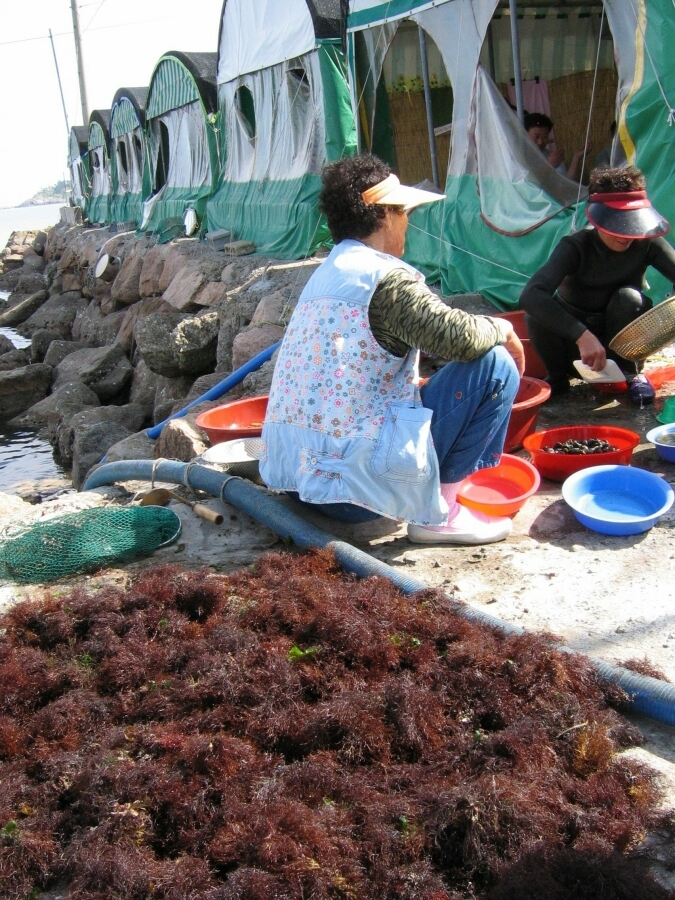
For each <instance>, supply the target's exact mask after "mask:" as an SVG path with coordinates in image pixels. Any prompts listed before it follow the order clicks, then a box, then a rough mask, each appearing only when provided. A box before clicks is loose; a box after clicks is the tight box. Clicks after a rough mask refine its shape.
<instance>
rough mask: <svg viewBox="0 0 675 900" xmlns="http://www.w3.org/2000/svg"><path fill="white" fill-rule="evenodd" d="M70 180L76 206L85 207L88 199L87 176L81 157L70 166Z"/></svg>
mask: <svg viewBox="0 0 675 900" xmlns="http://www.w3.org/2000/svg"><path fill="white" fill-rule="evenodd" d="M70 180H71V182H72V186H73V200H74V201H75V205H76V206H82V207H84V204H85V202H86V198H87V176H86V173H85V168H84V163H83V162H82V157H81V156H78V157H77V159H75V160H73V162H72V163H71V164H70Z"/></svg>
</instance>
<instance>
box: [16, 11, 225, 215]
mask: <svg viewBox="0 0 675 900" xmlns="http://www.w3.org/2000/svg"><path fill="white" fill-rule="evenodd" d="M78 7H79V16H80V32H81V35H82V48H83V57H84V71H85V80H86V87H87V100H88V104H89V111H90V112H91V110H92V109H110V106H111V105H112V100H113V97H114V96H115V92H116V91H117V89H118V88H120V87H144V86H147V85H148V84H149V83H150V77H151V75H152V71H153V69H154V67H155V64H156V63H157V61H158V60H159V58H160V57H161V56H162V54H164V53H167V52H168V51H169V50H183V51H186V52H188V53H190V52H192V53H197V52H207V51H210V52H216V51H217V49H218V46H217V45H218V27H219V23H220V14H221V11H222V7H223V0H80V2H78ZM0 22H2V27H1V28H0V84H2V86H3V87H2V93H1V94H0V122H1V123H2V124H1V130H0V207H5V206H16V205H18V204H19V203H22V202H23V201H24V200H28V199H29V198H30V197H32V196H33V194H35V193H36V192H37V191H39V190H40V189H41V188H44V187H49V186H51V185H53V184H55V182H57V181H59V180H61V179H65V178H67V177H68V134H69V132H68V131H67V130H66V120H65V117H64V112H63V104H62V102H61V95H60V93H59V82H58V78H57V74H56V65H55V63H54V53H53V52H52V44H51V41H50V39H49V30H50V29H51V32H52V35H53V40H54V51H55V53H56V60H57V62H58V68H59V72H60V75H61V85H62V88H63V96H64V100H65V107H66V113H67V117H68V125H69V126H70V127H72V126H73V125H82V124H83V122H82V106H81V102H80V93H79V86H78V78H77V61H76V57H75V42H74V39H73V19H72V13H71V5H70V0H19V2H17V0H0ZM87 124H88V123H87Z"/></svg>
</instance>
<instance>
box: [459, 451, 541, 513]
mask: <svg viewBox="0 0 675 900" xmlns="http://www.w3.org/2000/svg"><path fill="white" fill-rule="evenodd" d="M540 483H541V478H540V477H539V472H537V470H536V469H535V467H534V466H533V465H532V464H531V463H529V462H528V461H527V460H526V459H521V458H520V457H519V456H511V455H510V454H509V453H503V454H502V458H501V459H500V460H499V465H497V466H494V467H493V468H491V469H478V471H477V472H474V473H473V474H471V475H468V476H467V477H466V478H465V479H464V480H463V481H462V484H461V485H460V488H459V491H458V492H457V500H458V501H459V502H460V503H461V504H462V505H463V506H470V507H471V508H472V509H478V510H480V512H483V513H486V514H487V515H489V516H513V515H515V514H516V513H517V512H518V510H519V509H520V508H521V507H522V506H523V504H524V503H525V501H526V500H527V499H528V497H531V496H532V494H534V493H535V492H536V491H537V489H538V488H539V485H540Z"/></svg>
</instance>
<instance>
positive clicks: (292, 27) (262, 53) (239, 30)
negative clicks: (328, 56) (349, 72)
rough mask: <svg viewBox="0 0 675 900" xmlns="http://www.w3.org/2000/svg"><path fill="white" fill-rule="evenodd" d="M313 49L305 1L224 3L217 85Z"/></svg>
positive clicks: (241, 1) (262, 0)
mask: <svg viewBox="0 0 675 900" xmlns="http://www.w3.org/2000/svg"><path fill="white" fill-rule="evenodd" d="M315 47H316V37H315V34H314V24H313V23H312V17H311V15H310V12H309V8H308V7H307V3H306V2H305V0H284V2H283V8H281V7H280V5H279V3H278V0H256V2H255V3H254V2H252V0H227V2H226V3H225V8H224V10H223V21H222V26H221V30H220V47H219V48H218V61H219V62H218V84H219V85H220V84H223V83H225V82H231V81H232V80H233V79H235V78H237V77H238V76H240V75H245V74H247V73H249V72H257V71H258V70H259V69H266V68H269V67H270V66H274V65H277V63H281V62H284V61H285V60H289V59H293V58H294V57H297V56H303V55H304V54H305V53H309V51H310V50H313V49H314V48H315Z"/></svg>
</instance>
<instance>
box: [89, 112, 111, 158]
mask: <svg viewBox="0 0 675 900" xmlns="http://www.w3.org/2000/svg"><path fill="white" fill-rule="evenodd" d="M109 144H110V110H109V109H95V110H93V111H92V113H91V115H90V116H89V143H88V146H89V149H90V150H96V148H97V147H105V148H106V150H107V149H108V148H109Z"/></svg>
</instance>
